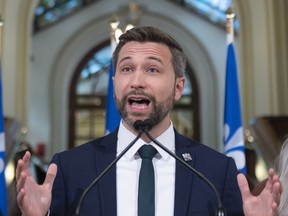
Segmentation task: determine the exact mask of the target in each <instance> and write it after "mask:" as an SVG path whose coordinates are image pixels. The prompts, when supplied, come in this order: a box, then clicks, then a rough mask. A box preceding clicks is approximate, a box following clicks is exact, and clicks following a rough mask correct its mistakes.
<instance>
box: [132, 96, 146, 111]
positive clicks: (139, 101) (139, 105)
mask: <svg viewBox="0 0 288 216" xmlns="http://www.w3.org/2000/svg"><path fill="white" fill-rule="evenodd" d="M128 103H129V104H130V105H131V106H132V107H133V108H136V109H144V108H146V107H148V105H149V104H150V100H149V99H147V98H143V97H130V98H129V99H128Z"/></svg>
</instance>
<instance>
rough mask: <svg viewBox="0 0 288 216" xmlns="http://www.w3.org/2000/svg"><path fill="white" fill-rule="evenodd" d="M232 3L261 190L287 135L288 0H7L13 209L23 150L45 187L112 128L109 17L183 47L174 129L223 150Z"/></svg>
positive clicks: (255, 177)
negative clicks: (61, 159)
mask: <svg viewBox="0 0 288 216" xmlns="http://www.w3.org/2000/svg"><path fill="white" fill-rule="evenodd" d="M231 6H232V7H233V9H234V12H235V13H236V17H235V20H234V35H235V41H234V49H235V56H236V61H237V69H238V79H239V80H238V81H239V91H240V97H241V110H242V122H243V133H244V140H245V155H246V166H247V177H248V179H249V182H250V186H251V188H253V187H254V186H255V185H256V184H257V183H258V182H260V181H262V180H263V179H264V178H266V176H267V169H268V168H269V167H272V166H273V163H274V160H275V158H276V157H277V155H278V153H279V149H280V147H281V145H282V142H283V140H284V139H285V138H286V134H287V132H288V124H287V123H288V85H287V82H288V64H287V59H288V54H287V51H288V32H287V23H288V22H287V21H288V15H287V13H286V11H287V9H288V2H287V1H286V0H277V1H270V0H157V1H154V0H138V1H130V0H117V1H116V0H105V1H104V0H25V1H18V0H9V1H8V0H0V26H1V27H0V60H1V61H0V62H1V71H2V89H3V111H4V117H5V124H4V125H5V138H6V142H5V143H6V169H5V174H6V181H7V187H8V190H7V197H8V207H9V208H8V212H9V215H19V211H18V209H17V206H16V202H15V179H14V170H15V161H16V160H17V159H18V158H19V157H21V156H22V155H23V153H24V151H25V150H27V149H28V150H29V151H31V152H32V154H33V157H32V166H33V168H32V170H33V173H34V175H35V176H36V177H37V179H38V181H39V182H40V183H41V182H42V181H43V178H44V176H45V170H46V168H47V164H48V163H49V161H50V159H51V157H52V155H53V154H54V153H56V152H60V151H63V150H66V149H69V148H73V147H75V146H78V145H81V144H82V143H85V142H86V141H88V140H90V139H94V138H97V137H100V136H103V135H104V134H105V124H106V122H105V121H106V98H107V88H108V78H109V66H110V60H111V51H112V49H113V48H111V26H110V24H111V22H116V23H118V22H119V23H118V26H117V28H118V30H119V29H121V30H122V31H125V29H126V28H129V26H130V25H134V26H143V25H151V26H154V27H157V28H160V29H162V30H164V31H165V32H167V33H169V34H170V35H172V36H173V37H174V38H175V39H176V40H177V41H178V42H179V43H180V44H181V46H182V47H183V49H184V53H185V54H186V56H187V60H188V67H187V70H186V78H187V82H186V87H185V91H184V95H183V97H182V99H181V100H180V101H179V102H178V103H177V104H176V105H175V108H174V110H173V115H172V119H173V122H174V126H175V127H176V128H177V130H178V131H179V132H180V133H182V134H184V135H186V136H188V137H190V138H192V139H195V140H197V141H200V142H202V143H204V144H206V145H208V146H210V147H212V148H214V149H216V150H217V151H219V152H223V150H224V147H223V134H224V131H223V118H224V95H225V74H226V58H227V41H226V40H227V32H226V10H227V9H228V8H229V7H231Z"/></svg>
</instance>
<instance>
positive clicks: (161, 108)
mask: <svg viewBox="0 0 288 216" xmlns="http://www.w3.org/2000/svg"><path fill="white" fill-rule="evenodd" d="M130 95H142V96H145V97H146V98H149V101H150V104H152V105H153V107H152V111H151V112H150V113H149V114H148V116H145V115H143V114H142V113H131V114H130V116H129V113H128V111H127V108H126V104H127V101H128V97H129V96H130ZM114 98H115V102H116V106H117V110H118V112H119V114H120V116H121V118H122V119H123V121H124V122H125V123H126V124H127V125H128V126H129V127H131V128H133V124H134V122H135V121H136V120H138V119H140V120H145V119H151V120H152V122H153V124H152V125H151V126H152V127H154V126H155V125H157V124H159V123H160V122H161V121H162V120H163V119H164V118H165V117H166V116H167V115H168V114H169V113H170V111H171V110H172V109H173V106H174V103H175V100H174V98H175V87H174V88H173V90H172V93H171V95H170V96H169V97H168V98H167V99H166V100H164V101H162V102H158V101H156V98H155V97H154V96H153V95H150V94H147V93H144V92H142V91H139V90H133V91H131V92H129V93H127V94H126V95H124V97H123V98H122V99H121V100H120V99H118V98H117V97H116V96H115V95H114ZM131 115H132V116H131ZM132 117H134V119H133V118H132ZM135 118H136V119H135Z"/></svg>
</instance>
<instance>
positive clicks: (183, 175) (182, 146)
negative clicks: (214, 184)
mask: <svg viewBox="0 0 288 216" xmlns="http://www.w3.org/2000/svg"><path fill="white" fill-rule="evenodd" d="M175 149H176V154H177V156H178V157H180V158H181V159H183V160H184V158H183V154H189V155H190V156H191V158H192V160H190V161H186V162H187V163H188V164H189V165H190V166H192V167H194V163H195V154H194V153H193V151H192V148H191V142H188V140H187V139H184V138H182V136H180V135H179V134H178V133H177V132H176V131H175ZM193 176H194V174H191V171H190V170H188V168H186V167H184V166H183V165H182V164H180V163H179V162H176V179H175V203H174V215H187V214H188V207H189V205H190V204H189V201H190V200H191V195H192V194H191V191H192V190H191V188H192V181H193Z"/></svg>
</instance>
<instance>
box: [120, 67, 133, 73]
mask: <svg viewBox="0 0 288 216" xmlns="http://www.w3.org/2000/svg"><path fill="white" fill-rule="evenodd" d="M122 71H123V72H129V71H132V69H131V68H130V67H124V68H123V69H122Z"/></svg>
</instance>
